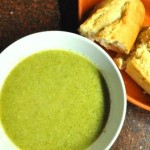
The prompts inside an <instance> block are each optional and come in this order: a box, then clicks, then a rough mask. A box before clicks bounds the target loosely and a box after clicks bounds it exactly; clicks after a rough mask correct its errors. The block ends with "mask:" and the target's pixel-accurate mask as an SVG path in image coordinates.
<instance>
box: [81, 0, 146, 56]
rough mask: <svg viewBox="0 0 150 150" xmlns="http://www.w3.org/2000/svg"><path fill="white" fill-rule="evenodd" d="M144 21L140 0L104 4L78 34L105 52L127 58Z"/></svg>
mask: <svg viewBox="0 0 150 150" xmlns="http://www.w3.org/2000/svg"><path fill="white" fill-rule="evenodd" d="M144 17H145V8H144V6H143V4H142V2H141V1H140V0H103V1H102V2H101V3H100V4H99V5H98V6H97V7H96V8H95V10H94V11H93V12H92V14H91V15H90V16H89V17H88V18H87V20H85V21H84V22H83V23H82V24H81V25H80V27H79V29H78V31H79V33H80V34H81V35H83V36H85V37H87V38H89V39H91V40H93V41H96V42H98V43H99V44H100V45H102V46H104V47H105V48H106V49H107V50H114V51H117V52H118V53H124V54H129V52H130V50H131V48H132V46H133V44H134V42H135V40H136V38H137V35H138V33H139V31H140V29H141V28H142V25H143V22H144Z"/></svg>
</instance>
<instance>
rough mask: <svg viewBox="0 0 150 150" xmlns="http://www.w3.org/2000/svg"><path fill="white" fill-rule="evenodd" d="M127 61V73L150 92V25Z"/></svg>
mask: <svg viewBox="0 0 150 150" xmlns="http://www.w3.org/2000/svg"><path fill="white" fill-rule="evenodd" d="M125 62H126V63H125V64H126V67H125V68H126V69H125V71H126V72H127V74H129V76H131V78H132V79H133V80H135V81H136V82H137V84H139V85H140V86H141V87H142V88H143V89H144V90H145V91H146V92H147V93H148V94H150V27H147V28H144V29H143V30H142V31H141V33H140V34H139V36H138V38H137V41H136V43H135V50H134V51H133V52H132V54H131V55H130V57H129V58H127V60H126V61H125Z"/></svg>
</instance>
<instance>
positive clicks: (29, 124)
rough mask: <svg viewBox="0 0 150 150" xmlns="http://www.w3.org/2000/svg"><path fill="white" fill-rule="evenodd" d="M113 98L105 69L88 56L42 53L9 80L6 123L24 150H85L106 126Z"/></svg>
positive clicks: (1, 99) (0, 113) (4, 94)
mask: <svg viewBox="0 0 150 150" xmlns="http://www.w3.org/2000/svg"><path fill="white" fill-rule="evenodd" d="M108 95H109V94H108V92H107V86H106V84H105V80H104V78H103V77H102V75H101V73H100V71H99V70H98V69H97V68H96V67H95V65H93V64H92V63H91V62H90V61H89V60H88V59H87V58H85V57H84V56H81V55H79V54H76V53H73V52H70V51H64V50H47V51H41V52H39V53H36V54H33V55H31V56H29V57H27V58H26V59H24V60H22V61H21V62H20V63H19V64H17V65H16V67H14V69H13V70H12V71H11V72H10V74H9V75H8V77H7V78H6V80H5V82H4V85H3V87H2V90H1V93H0V108H1V109H0V118H1V123H2V126H3V129H4V131H5V133H6V134H7V136H8V137H9V138H10V139H11V141H12V142H13V143H14V144H15V145H16V146H17V147H18V148H20V149H21V150H58V149H59V150H84V149H86V148H87V147H88V146H89V145H91V144H92V143H93V142H94V141H95V140H96V139H97V137H98V136H99V135H100V132H101V131H102V128H103V127H104V124H105V122H106V114H107V113H108V110H107V109H108V108H109V106H108V105H109V104H108V101H109V99H108ZM106 104H107V106H106Z"/></svg>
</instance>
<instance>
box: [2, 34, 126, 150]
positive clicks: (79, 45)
mask: <svg viewBox="0 0 150 150" xmlns="http://www.w3.org/2000/svg"><path fill="white" fill-rule="evenodd" d="M46 49H64V50H71V51H74V52H79V53H80V54H83V55H84V56H86V57H87V58H89V59H90V60H91V61H92V62H93V63H95V64H96V66H97V68H99V69H100V70H101V72H102V74H103V76H104V78H105V80H106V82H107V85H108V88H109V93H110V101H111V102H110V113H109V117H108V121H107V123H106V126H105V128H104V130H103V132H102V133H101V135H100V136H99V137H98V139H97V140H96V141H95V142H94V143H93V144H92V145H91V146H90V147H89V148H88V150H99V149H102V150H104V149H109V148H110V147H111V146H112V144H113V143H114V141H115V140H116V138H117V137H118V135H119V133H120V131H121V128H122V126H123V122H124V119H125V114H126V103H127V100H126V92H125V87H124V83H123V79H122V77H121V74H120V72H119V70H118V69H117V67H116V65H115V64H114V62H113V61H112V59H111V58H110V57H109V55H108V54H106V52H105V51H103V49H102V48H100V47H99V46H98V45H96V44H95V43H94V42H92V41H90V40H88V39H86V38H84V37H82V36H79V35H77V34H73V33H68V32H63V31H46V32H40V33H36V34H32V35H29V36H26V37H24V38H22V39H20V40H18V41H16V42H15V43H13V44H12V45H10V46H9V47H7V48H6V49H5V50H4V51H3V52H2V53H1V54H0V90H1V88H2V85H3V82H4V80H5V78H6V76H7V75H8V73H9V72H10V70H11V69H12V68H13V67H14V66H15V65H16V64H17V63H18V62H19V61H21V60H22V59H24V58H25V57H27V56H29V55H31V54H32V53H35V52H37V51H41V50H46ZM0 149H1V150H16V149H17V147H16V146H15V145H14V144H13V143H12V142H11V141H10V140H9V138H8V137H7V135H6V134H5V132H4V131H3V128H2V126H1V125H0Z"/></svg>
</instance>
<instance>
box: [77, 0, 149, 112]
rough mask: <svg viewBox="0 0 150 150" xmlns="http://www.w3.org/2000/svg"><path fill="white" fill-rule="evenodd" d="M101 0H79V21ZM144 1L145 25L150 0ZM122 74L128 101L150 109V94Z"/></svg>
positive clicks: (147, 19) (147, 23)
mask: <svg viewBox="0 0 150 150" xmlns="http://www.w3.org/2000/svg"><path fill="white" fill-rule="evenodd" d="M100 1H101V0H78V5H79V6H78V17H79V22H82V21H83V20H84V19H85V18H86V17H87V15H88V14H89V12H90V11H91V10H92V9H93V7H94V6H95V5H96V4H98V3H99V2H100ZM142 2H143V4H144V6H145V9H146V16H145V21H144V25H150V0H142ZM137 11H138V10H137ZM121 74H122V76H123V79H124V83H125V87H126V91H127V98H128V101H129V102H131V103H133V104H135V105H137V106H139V107H141V108H143V109H145V110H148V111H150V95H148V94H144V92H143V90H142V89H141V88H140V87H139V86H138V85H137V84H136V83H135V82H134V81H133V80H132V79H131V78H130V77H129V76H128V75H127V74H126V73H125V72H124V71H122V72H121Z"/></svg>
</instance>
